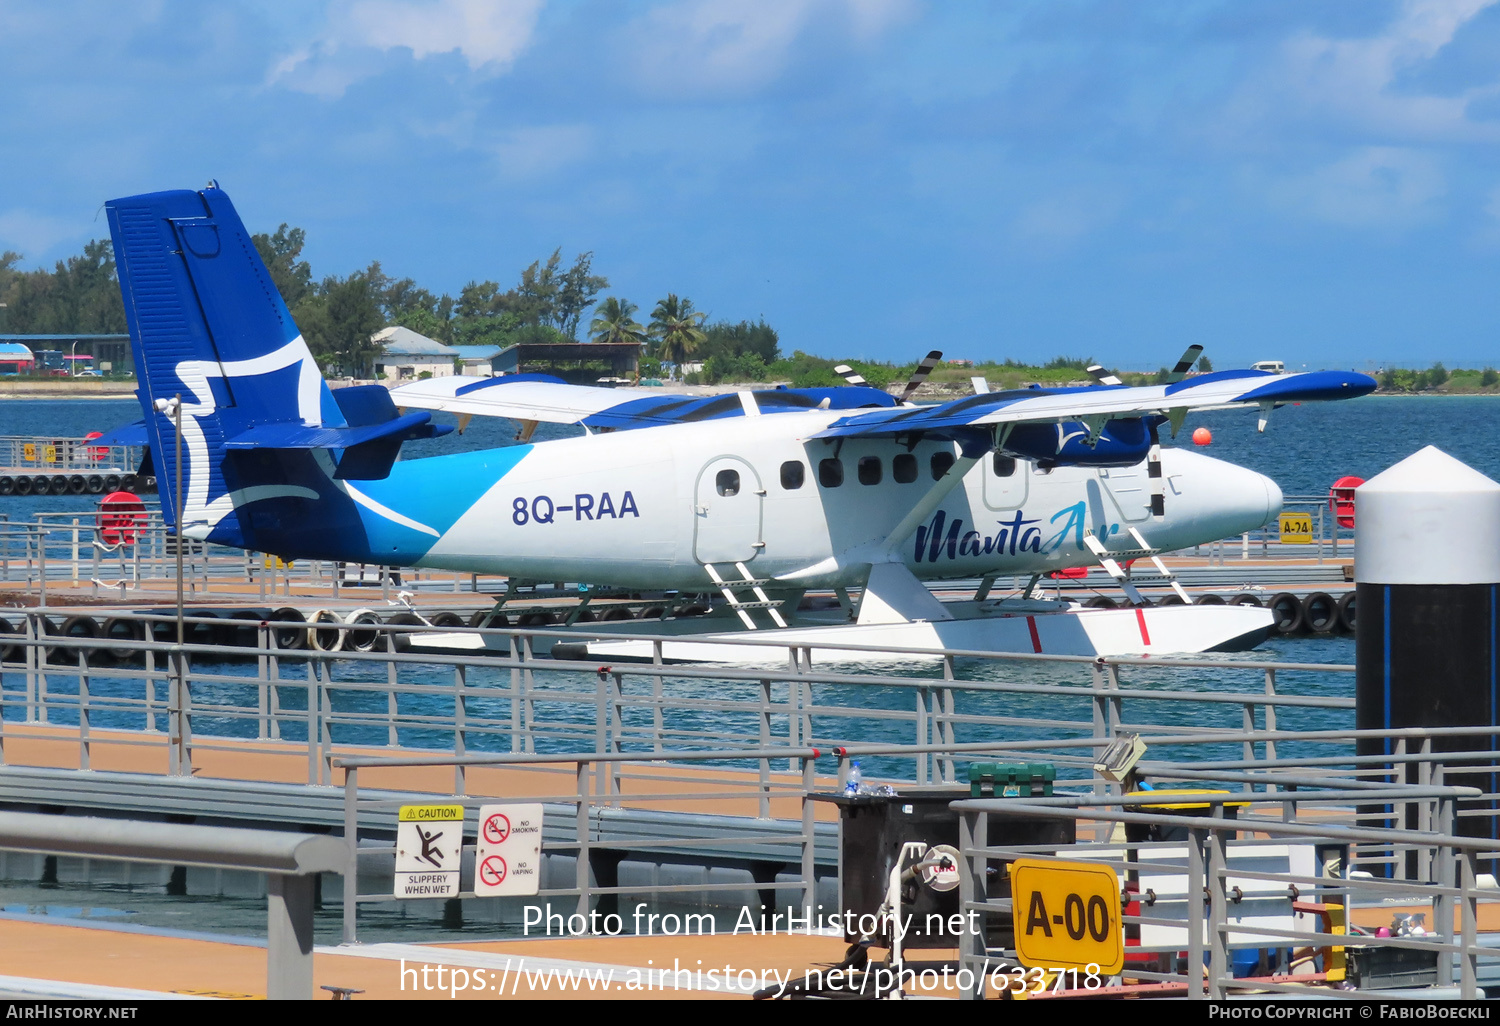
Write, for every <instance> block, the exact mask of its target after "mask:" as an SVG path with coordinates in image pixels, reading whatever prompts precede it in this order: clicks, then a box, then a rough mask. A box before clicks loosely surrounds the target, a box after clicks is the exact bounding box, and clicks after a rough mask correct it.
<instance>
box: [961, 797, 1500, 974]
mask: <svg viewBox="0 0 1500 1026" xmlns="http://www.w3.org/2000/svg"><path fill="white" fill-rule="evenodd" d="M1306 785H1307V786H1306V788H1305V789H1304V790H1302V791H1300V792H1296V793H1288V792H1285V791H1282V792H1278V793H1277V795H1276V796H1275V797H1274V798H1272V797H1269V796H1267V797H1263V798H1261V799H1260V800H1259V801H1257V803H1256V805H1257V807H1258V809H1266V810H1267V811H1270V812H1274V811H1276V808H1277V806H1280V815H1279V816H1273V815H1267V814H1254V813H1252V814H1248V815H1247V814H1245V813H1243V812H1242V813H1241V815H1239V816H1238V817H1237V818H1228V817H1226V816H1225V814H1224V806H1225V805H1226V804H1228V803H1229V802H1231V801H1234V798H1233V797H1232V796H1229V795H1213V794H1201V795H1195V796H1194V798H1193V801H1194V802H1196V803H1198V804H1200V805H1201V806H1203V807H1204V808H1205V811H1208V810H1211V811H1210V812H1209V814H1208V815H1203V816H1192V815H1186V814H1181V813H1172V812H1169V811H1165V810H1157V811H1148V810H1145V809H1143V808H1142V807H1141V803H1142V799H1141V797H1140V796H1134V797H1132V798H1125V797H1122V796H1118V795H1113V796H1083V797H1068V798H1061V797H1059V798H1052V799H1046V798H1025V799H1006V800H999V801H996V800H993V799H987V800H967V801H960V802H957V803H955V805H954V808H955V809H956V810H957V811H958V812H959V813H960V814H961V817H962V819H961V824H960V835H961V845H960V849H961V858H962V860H963V868H962V870H961V873H960V879H959V884H960V894H961V898H960V900H961V902H962V904H961V908H962V909H963V910H964V911H965V912H966V913H974V914H976V915H978V916H981V917H985V918H989V917H993V916H998V915H1004V916H1012V917H1014V918H1013V920H1012V921H1013V922H1021V923H1024V922H1026V914H1025V913H1020V912H1018V911H1017V910H1016V909H1015V908H1014V906H1013V904H1012V899H1011V898H1008V897H1001V896H998V895H997V894H995V893H994V892H995V890H996V889H995V888H993V887H992V885H991V883H990V882H989V877H988V873H987V867H989V866H991V865H992V864H993V860H1001V861H1005V862H1009V861H1011V860H1014V859H1017V858H1027V859H1035V860H1040V861H1044V862H1046V861H1054V860H1062V861H1071V860H1086V861H1088V862H1090V863H1094V864H1099V865H1108V866H1111V867H1112V868H1114V869H1115V870H1116V872H1117V873H1118V874H1119V875H1120V877H1121V878H1122V880H1123V881H1124V882H1125V886H1126V890H1127V893H1126V894H1125V895H1124V897H1125V898H1127V899H1129V901H1130V903H1129V904H1128V905H1127V906H1126V913H1125V914H1124V915H1122V916H1121V917H1120V919H1121V922H1122V924H1123V927H1124V929H1125V931H1126V936H1127V937H1130V936H1131V935H1132V934H1134V935H1135V942H1134V943H1133V944H1130V945H1129V946H1127V947H1126V955H1127V961H1126V964H1125V968H1124V970H1123V972H1122V973H1121V974H1120V976H1119V977H1118V980H1119V982H1118V983H1116V984H1114V988H1113V989H1112V990H1107V989H1102V990H1100V991H1098V995H1101V996H1104V995H1110V994H1111V993H1113V995H1114V996H1119V997H1125V996H1153V995H1162V996H1166V995H1170V994H1185V995H1186V996H1188V997H1190V998H1200V999H1202V998H1212V999H1219V1000H1222V999H1224V998H1226V997H1228V996H1230V995H1231V994H1233V993H1235V992H1237V991H1243V992H1253V993H1260V994H1266V993H1271V994H1277V993H1279V994H1284V995H1296V996H1299V997H1304V998H1306V997H1311V996H1315V995H1316V994H1317V993H1318V992H1316V991H1311V990H1310V988H1309V986H1308V985H1309V984H1311V983H1325V984H1339V983H1343V982H1345V981H1347V980H1349V979H1350V969H1349V966H1348V965H1347V962H1346V960H1347V959H1348V957H1349V955H1350V949H1351V948H1352V947H1353V948H1360V949H1364V950H1365V951H1366V952H1369V951H1379V950H1382V949H1389V948H1399V949H1404V950H1407V951H1409V952H1421V953H1423V954H1425V955H1431V956H1432V960H1431V961H1432V975H1433V979H1432V980H1431V981H1429V982H1433V983H1435V984H1436V985H1437V986H1438V987H1440V988H1441V987H1452V985H1453V984H1454V983H1455V982H1457V984H1458V988H1457V992H1456V993H1452V994H1451V996H1453V997H1463V998H1468V999H1472V998H1475V997H1477V996H1481V992H1480V989H1479V975H1480V969H1481V961H1482V960H1483V961H1484V963H1485V964H1486V965H1488V966H1491V967H1493V966H1495V965H1496V963H1497V960H1500V951H1497V950H1496V949H1493V948H1486V947H1482V946H1480V944H1479V943H1478V937H1477V933H1478V902H1479V901H1480V899H1481V898H1484V897H1488V898H1491V899H1492V898H1493V895H1494V891H1493V885H1492V884H1491V885H1490V886H1489V887H1487V888H1484V889H1481V886H1480V873H1479V868H1480V861H1481V860H1482V859H1487V858H1493V857H1494V856H1495V854H1496V852H1495V848H1496V842H1495V841H1494V840H1492V839H1489V838H1474V837H1466V836H1459V835H1458V834H1457V832H1456V829H1455V828H1456V825H1457V815H1456V807H1457V804H1458V802H1459V800H1461V799H1473V798H1475V797H1477V796H1478V792H1477V790H1476V789H1474V788H1463V787H1443V786H1431V785H1429V786H1391V785H1378V784H1376V785H1372V786H1370V787H1367V788H1364V789H1359V790H1351V789H1349V788H1347V787H1338V786H1326V785H1324V786H1322V787H1320V786H1319V782H1318V781H1316V780H1309V781H1307V782H1306ZM1351 803H1397V804H1402V805H1405V804H1412V803H1417V804H1421V805H1422V806H1424V807H1425V808H1427V809H1428V810H1429V813H1430V817H1429V818H1430V824H1429V825H1428V826H1427V827H1426V828H1424V829H1419V830H1414V829H1407V828H1404V827H1391V826H1387V825H1385V823H1387V822H1389V821H1390V820H1391V819H1393V818H1394V817H1392V816H1390V815H1389V814H1385V815H1383V816H1380V817H1379V818H1378V819H1377V822H1376V824H1375V825H1371V824H1369V823H1366V822H1361V821H1360V819H1359V817H1356V816H1355V815H1353V814H1352V810H1351V809H1349V806H1350V804H1351ZM1330 813H1332V815H1330ZM1014 816H1026V817H1033V818H1043V819H1047V818H1052V819H1072V820H1077V819H1079V818H1080V817H1082V818H1086V819H1087V820H1090V821H1093V822H1095V823H1098V824H1101V825H1103V826H1104V827H1106V829H1105V830H1104V831H1103V832H1104V833H1106V834H1109V833H1111V831H1110V830H1109V829H1108V828H1109V827H1112V826H1114V825H1117V824H1118V825H1120V826H1122V827H1125V828H1126V829H1127V830H1128V829H1129V828H1131V827H1136V828H1138V829H1141V828H1148V827H1149V828H1150V829H1152V830H1155V831H1162V830H1176V831H1177V832H1179V833H1180V834H1181V835H1182V839H1181V840H1177V841H1170V842H1157V841H1148V840H1141V839H1140V838H1139V837H1136V838H1134V839H1132V838H1129V837H1127V838H1125V839H1121V838H1119V837H1111V838H1110V839H1108V840H1104V841H1095V842H1085V843H1081V844H1076V845H1072V846H1065V847H1059V846H1056V845H1054V846H1051V847H1050V848H1047V849H1045V850H1039V849H1037V848H1036V847H1035V846H1031V847H1022V846H1016V845H1009V844H1005V843H995V842H991V841H990V837H991V832H992V830H994V829H995V828H997V827H998V828H999V830H1000V831H1001V832H1003V831H1004V825H1005V822H1006V820H1007V819H1008V818H1009V817H1014ZM1317 845H1322V846H1339V845H1342V846H1347V847H1349V848H1356V847H1359V846H1373V847H1376V848H1381V849H1422V850H1424V851H1426V852H1428V853H1430V866H1429V868H1430V870H1431V872H1430V874H1429V875H1428V876H1425V877H1423V878H1422V879H1421V882H1420V887H1419V888H1418V887H1416V886H1414V884H1413V883H1411V882H1403V881H1397V880H1390V879H1379V878H1376V877H1374V876H1371V875H1369V874H1361V873H1353V874H1346V873H1345V872H1344V867H1343V865H1340V866H1338V867H1337V868H1336V870H1335V871H1334V872H1328V869H1329V868H1330V867H1329V866H1328V865H1327V864H1326V863H1325V864H1322V865H1319V864H1317V860H1316V858H1315V856H1314V853H1313V851H1309V852H1308V857H1307V858H1303V859H1301V860H1298V859H1296V858H1294V857H1293V856H1292V853H1291V849H1292V848H1293V847H1296V846H1302V847H1304V849H1312V848H1314V846H1317ZM1267 856H1275V857H1274V858H1269V859H1268V858H1267ZM1237 857H1238V858H1237ZM1278 860H1279V862H1281V863H1285V864H1286V865H1287V868H1286V869H1284V870H1283V869H1280V868H1279V866H1278V865H1277V862H1278ZM1299 861H1301V862H1302V863H1303V864H1304V865H1311V866H1312V868H1311V869H1310V870H1308V869H1303V871H1300V872H1299V871H1297V868H1296V863H1297V862H1299ZM1341 861H1342V860H1341ZM1268 862H1269V863H1270V865H1269V866H1268ZM1391 900H1399V901H1406V902H1411V903H1413V904H1418V905H1425V904H1426V903H1427V902H1428V901H1431V902H1432V910H1433V916H1434V921H1433V924H1432V934H1431V935H1422V936H1413V935H1406V936H1391V937H1380V936H1375V935H1369V934H1362V935H1358V936H1355V935H1354V934H1353V932H1352V931H1350V930H1349V929H1348V928H1347V926H1346V922H1347V916H1348V914H1349V913H1350V912H1351V911H1352V910H1353V909H1354V908H1355V907H1356V906H1358V905H1361V904H1363V905H1366V906H1368V905H1381V904H1382V903H1383V902H1389V901H1391ZM1246 902H1248V905H1247V904H1244V903H1246ZM1257 902H1259V903H1260V906H1261V907H1260V911H1261V912H1262V913H1264V912H1265V911H1266V909H1265V906H1266V905H1269V906H1270V910H1271V912H1272V914H1270V915H1266V914H1260V915H1257V914H1256V904H1257ZM1131 908H1134V909H1135V911H1133V912H1132V911H1130V909H1131ZM1455 911H1456V912H1457V914H1458V920H1459V925H1458V928H1457V929H1456V930H1455V928H1454V912H1455ZM1313 916H1316V917H1318V920H1319V922H1318V923H1317V925H1313V924H1312V923H1311V921H1310V917H1313ZM1304 917H1309V918H1304ZM1013 936H1014V935H1013V934H1012V938H1013ZM985 938H986V931H985V930H984V929H979V930H975V931H971V932H968V933H966V934H965V935H964V937H963V949H962V962H963V964H964V966H965V968H967V969H968V970H969V974H970V975H969V977H968V979H969V980H970V981H971V982H972V983H973V985H972V986H971V987H970V989H969V996H970V997H982V996H985V991H986V986H985V984H986V982H987V981H988V982H989V983H990V984H991V986H990V987H989V988H988V989H990V990H995V989H1006V988H1008V987H1009V986H1010V985H1011V983H1012V980H1011V979H1009V978H1008V977H1007V975H1006V974H1007V973H1008V971H1009V965H1010V964H1013V963H1014V962H1015V959H1016V956H1015V948H1014V943H1015V942H1014V940H1013V939H1012V941H1011V943H1010V944H1009V945H1004V946H1000V947H995V946H990V945H988V944H987V942H986V940H985ZM1237 950H1240V951H1243V950H1249V951H1251V952H1257V951H1258V952H1260V953H1261V958H1260V964H1262V965H1266V964H1267V963H1269V965H1268V968H1269V969H1270V970H1271V971H1269V972H1265V973H1258V974H1255V975H1252V976H1250V978H1246V977H1245V976H1243V975H1242V976H1236V975H1235V973H1234V971H1233V967H1232V963H1231V958H1232V953H1233V952H1235V951H1237ZM1288 956H1289V957H1288ZM1315 959H1321V960H1322V965H1321V968H1319V967H1318V966H1317V963H1316V961H1314V960H1315ZM1293 963H1301V964H1302V965H1303V966H1304V970H1303V972H1302V974H1301V975H1297V974H1294V972H1293ZM1455 963H1456V965H1455ZM997 968H999V969H1002V970H1003V971H1002V972H1000V973H999V974H998V975H997V973H996V969H997ZM1309 968H1310V969H1312V970H1315V971H1308V969H1309ZM1455 971H1456V973H1457V977H1458V978H1457V981H1455ZM1002 981H1003V982H1002ZM997 982H1001V986H1000V987H995V986H993V984H995V983H997ZM1062 989H1064V988H1063V987H1062V986H1061V985H1059V986H1058V990H1062ZM1074 990H1075V993H1076V989H1074ZM1322 993H1323V996H1326V997H1353V996H1355V995H1354V994H1352V993H1349V992H1347V991H1337V990H1330V991H1324V992H1322ZM1435 993H1442V992H1441V991H1438V992H1435ZM1033 996H1039V997H1048V996H1058V995H1057V994H1049V993H1048V992H1045V991H1044V992H1042V993H1040V994H1037V995H1033ZM1392 996H1395V995H1392ZM1400 996H1406V997H1411V996H1416V993H1415V992H1414V991H1407V992H1404V993H1402V994H1401V995H1400Z"/></svg>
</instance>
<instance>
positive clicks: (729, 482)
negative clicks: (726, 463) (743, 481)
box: [714, 470, 740, 495]
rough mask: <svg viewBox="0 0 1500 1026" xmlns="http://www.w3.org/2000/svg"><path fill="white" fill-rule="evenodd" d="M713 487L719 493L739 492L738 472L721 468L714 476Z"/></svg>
mask: <svg viewBox="0 0 1500 1026" xmlns="http://www.w3.org/2000/svg"><path fill="white" fill-rule="evenodd" d="M714 488H716V489H717V490H718V492H719V494H720V495H738V494H740V472H739V471H738V470H721V471H719V474H718V476H717V477H715V478H714Z"/></svg>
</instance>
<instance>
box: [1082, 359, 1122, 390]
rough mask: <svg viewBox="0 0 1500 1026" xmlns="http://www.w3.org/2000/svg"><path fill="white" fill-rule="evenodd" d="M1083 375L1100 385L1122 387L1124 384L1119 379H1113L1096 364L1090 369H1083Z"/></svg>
mask: <svg viewBox="0 0 1500 1026" xmlns="http://www.w3.org/2000/svg"><path fill="white" fill-rule="evenodd" d="M1084 373H1085V374H1087V375H1088V376H1089V377H1091V378H1093V379H1094V380H1095V381H1097V382H1098V383H1099V384H1101V385H1123V384H1125V382H1123V381H1121V380H1120V379H1119V378H1117V377H1115V376H1114V375H1113V374H1111V373H1110V372H1109V371H1107V370H1105V369H1104V368H1103V367H1101V366H1099V364H1097V363H1096V364H1094V365H1093V366H1092V367H1089V368H1087V369H1085V371H1084Z"/></svg>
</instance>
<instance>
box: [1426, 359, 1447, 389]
mask: <svg viewBox="0 0 1500 1026" xmlns="http://www.w3.org/2000/svg"><path fill="white" fill-rule="evenodd" d="M1427 380H1428V381H1429V382H1430V383H1431V385H1432V387H1433V388H1436V387H1438V386H1439V385H1442V384H1446V383H1447V381H1448V368H1447V367H1444V366H1443V365H1442V363H1435V364H1433V365H1432V367H1431V369H1429V370H1428V371H1427Z"/></svg>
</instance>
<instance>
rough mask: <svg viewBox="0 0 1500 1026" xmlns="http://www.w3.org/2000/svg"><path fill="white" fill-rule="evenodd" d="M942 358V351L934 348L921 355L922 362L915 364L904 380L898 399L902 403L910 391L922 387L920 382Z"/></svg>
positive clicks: (909, 394)
mask: <svg viewBox="0 0 1500 1026" xmlns="http://www.w3.org/2000/svg"><path fill="white" fill-rule="evenodd" d="M942 359H943V353H942V351H941V350H939V349H934V350H933V351H932V352H930V353H928V354H927V355H926V356H924V357H922V362H921V363H919V364H917V369H916V370H914V371H912V373H911V377H910V378H909V379H908V380H907V382H906V387H905V388H904V389H902V390H901V395H900V398H899V401H900V402H903V403H904V402H906V401H907V400H908V399H910V398H911V396H912V393H913V392H915V391H916V390H917V389H919V388H921V387H922V382H924V381H926V380H927V375H929V374H931V373H932V370H933V368H934V367H936V366H937V365H938V364H939V363H941V362H942Z"/></svg>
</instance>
